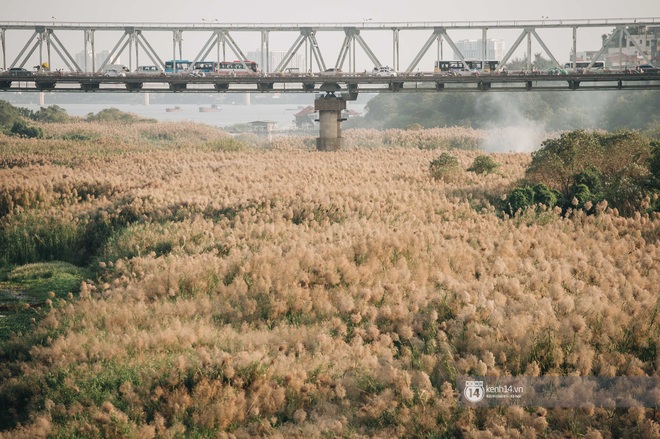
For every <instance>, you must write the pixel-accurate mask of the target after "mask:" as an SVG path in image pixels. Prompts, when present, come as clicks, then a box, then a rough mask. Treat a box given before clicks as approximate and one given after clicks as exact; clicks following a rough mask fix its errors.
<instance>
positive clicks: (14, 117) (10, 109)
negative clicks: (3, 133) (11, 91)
mask: <svg viewBox="0 0 660 439" xmlns="http://www.w3.org/2000/svg"><path fill="white" fill-rule="evenodd" d="M20 119H21V115H20V112H19V110H18V109H17V108H16V107H14V106H13V105H11V104H10V103H9V102H5V101H0V128H3V127H4V128H11V127H12V126H13V125H14V123H15V122H18V121H20Z"/></svg>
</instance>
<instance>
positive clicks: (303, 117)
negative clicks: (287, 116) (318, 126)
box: [294, 105, 316, 128]
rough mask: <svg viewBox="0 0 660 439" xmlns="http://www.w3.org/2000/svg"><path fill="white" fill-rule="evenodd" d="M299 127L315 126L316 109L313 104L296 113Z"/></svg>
mask: <svg viewBox="0 0 660 439" xmlns="http://www.w3.org/2000/svg"><path fill="white" fill-rule="evenodd" d="M294 117H295V118H296V119H295V120H296V127H297V128H310V127H313V126H314V120H315V119H316V111H315V110H314V107H313V106H312V105H308V106H307V107H305V108H303V109H302V110H300V111H298V112H297V113H295V114H294Z"/></svg>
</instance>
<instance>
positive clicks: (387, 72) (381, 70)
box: [373, 66, 397, 77]
mask: <svg viewBox="0 0 660 439" xmlns="http://www.w3.org/2000/svg"><path fill="white" fill-rule="evenodd" d="M373 74H374V75H376V76H391V77H393V76H396V75H397V73H396V71H395V70H394V69H393V68H392V67H388V66H380V67H374V70H373Z"/></svg>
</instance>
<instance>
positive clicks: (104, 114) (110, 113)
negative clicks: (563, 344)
mask: <svg viewBox="0 0 660 439" xmlns="http://www.w3.org/2000/svg"><path fill="white" fill-rule="evenodd" d="M85 119H87V121H89V122H124V123H137V122H155V120H154V119H146V118H142V117H140V116H137V115H135V114H132V113H126V112H124V111H121V110H118V109H117V108H106V109H104V110H101V111H99V112H98V113H96V114H94V113H89V114H88V115H87V116H86V117H85Z"/></svg>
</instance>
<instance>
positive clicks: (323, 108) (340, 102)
mask: <svg viewBox="0 0 660 439" xmlns="http://www.w3.org/2000/svg"><path fill="white" fill-rule="evenodd" d="M314 109H315V110H316V111H318V112H319V125H320V128H319V134H320V136H319V137H318V138H317V139H316V149H317V150H318V151H337V150H338V149H341V148H342V146H343V143H344V139H343V138H342V137H341V122H342V121H343V120H345V119H342V117H341V112H342V110H345V109H346V100H345V99H343V98H338V97H336V96H335V95H334V94H332V93H328V94H326V95H324V96H321V97H317V98H316V100H314Z"/></svg>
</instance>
